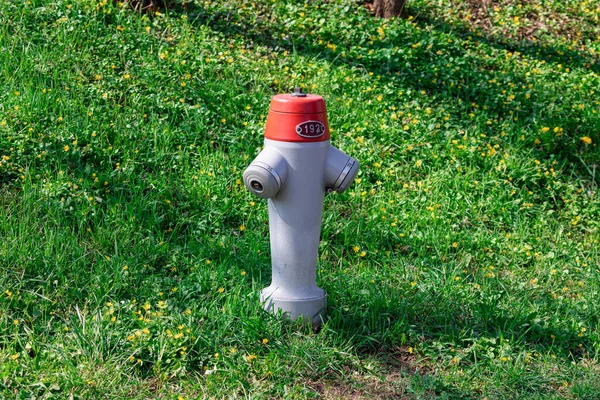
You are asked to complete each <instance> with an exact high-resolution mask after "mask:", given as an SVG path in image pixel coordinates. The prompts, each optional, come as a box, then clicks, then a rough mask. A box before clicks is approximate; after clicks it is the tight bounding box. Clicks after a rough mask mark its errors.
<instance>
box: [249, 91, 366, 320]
mask: <svg viewBox="0 0 600 400" xmlns="http://www.w3.org/2000/svg"><path fill="white" fill-rule="evenodd" d="M264 144H265V146H264V148H263V150H262V151H261V152H260V154H259V155H258V156H257V157H256V158H255V159H254V160H253V161H252V163H250V165H249V166H248V168H247V169H246V170H245V171H244V176H243V177H244V184H245V186H246V188H248V190H249V191H250V192H251V193H253V194H254V195H256V196H258V197H261V198H265V199H268V207H269V233H270V242H271V267H272V271H273V274H272V280H271V285H270V286H269V287H267V288H265V289H263V290H262V291H261V296H260V298H261V301H262V302H263V304H264V307H265V309H267V310H269V311H271V312H279V311H281V312H282V313H284V314H285V315H287V316H288V317H289V318H291V319H296V318H299V317H302V318H304V319H305V320H308V321H311V322H312V323H313V324H315V325H318V324H320V323H321V322H322V319H323V317H324V316H325V314H326V310H327V293H325V291H324V290H323V289H321V288H319V287H318V286H317V284H316V268H317V259H318V249H319V236H320V231H321V222H322V213H323V200H324V197H325V193H328V192H330V191H332V190H335V191H337V192H340V193H341V192H343V191H344V190H346V189H347V188H348V186H350V184H351V183H352V181H353V180H354V178H355V177H356V174H357V173H358V169H359V163H358V161H357V160H355V159H354V158H352V157H350V156H348V155H347V154H346V153H344V152H343V151H341V150H339V149H337V148H335V147H333V146H331V143H330V142H329V125H328V122H327V113H326V109H325V100H324V99H323V98H322V97H321V96H317V95H313V94H308V93H302V90H301V89H300V88H296V90H295V91H294V93H292V94H280V95H276V96H274V97H273V99H272V100H271V107H270V110H269V116H268V118H267V126H266V130H265V141H264Z"/></svg>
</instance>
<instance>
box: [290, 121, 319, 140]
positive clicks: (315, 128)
mask: <svg viewBox="0 0 600 400" xmlns="http://www.w3.org/2000/svg"><path fill="white" fill-rule="evenodd" d="M296 133H297V134H298V135H300V136H302V137H305V138H309V139H314V138H318V137H319V136H323V134H324V133H325V124H323V123H322V122H321V121H312V120H310V121H304V122H302V123H301V124H298V125H296Z"/></svg>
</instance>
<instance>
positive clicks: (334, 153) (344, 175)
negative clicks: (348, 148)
mask: <svg viewBox="0 0 600 400" xmlns="http://www.w3.org/2000/svg"><path fill="white" fill-rule="evenodd" d="M358 169H359V163H358V161H357V160H356V159H354V158H352V157H350V156H349V155H348V154H346V153H344V152H343V151H341V150H339V149H337V148H335V147H333V146H331V147H330V148H329V153H328V154H327V165H326V166H325V184H326V186H327V188H329V189H331V190H335V191H336V192H338V193H342V192H343V191H344V190H346V189H348V186H350V184H351V183H352V182H353V181H354V178H356V174H357V173H358Z"/></svg>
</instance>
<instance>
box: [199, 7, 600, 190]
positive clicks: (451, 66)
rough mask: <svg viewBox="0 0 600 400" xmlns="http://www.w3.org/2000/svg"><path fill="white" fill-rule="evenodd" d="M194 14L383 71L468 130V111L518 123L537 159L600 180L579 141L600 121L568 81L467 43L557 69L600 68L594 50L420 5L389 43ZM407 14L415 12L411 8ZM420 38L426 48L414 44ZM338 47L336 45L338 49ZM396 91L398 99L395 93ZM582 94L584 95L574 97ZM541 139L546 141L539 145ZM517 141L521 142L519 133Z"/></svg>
mask: <svg viewBox="0 0 600 400" xmlns="http://www.w3.org/2000/svg"><path fill="white" fill-rule="evenodd" d="M187 12H188V13H189V15H190V16H191V17H190V20H191V21H193V23H194V24H197V25H206V26H209V27H210V28H211V29H213V30H214V31H215V32H218V33H219V34H220V35H223V36H225V37H229V38H239V39H241V40H244V41H246V42H247V44H246V46H249V47H250V46H254V45H260V46H266V47H268V48H270V49H273V50H274V51H283V50H286V51H288V52H290V53H292V52H296V53H297V54H299V55H302V56H304V57H307V58H313V59H317V60H323V61H326V62H329V63H332V64H334V65H342V66H345V67H348V68H357V69H360V70H363V71H366V72H368V73H372V74H374V75H377V76H379V77H380V80H379V82H380V84H381V85H380V86H381V87H386V86H387V85H391V86H392V87H393V86H396V87H398V88H406V87H407V86H408V87H409V88H410V89H413V90H415V91H417V92H424V93H426V94H427V95H428V96H430V97H431V98H434V99H437V100H438V101H439V103H441V104H442V105H443V106H444V108H445V110H446V112H448V113H450V114H451V115H452V117H453V119H454V120H458V121H461V122H462V123H465V127H466V128H467V129H468V128H470V127H471V126H472V123H471V121H469V120H468V118H466V117H465V115H466V114H468V113H469V112H472V113H473V114H474V115H475V118H478V119H482V120H489V121H499V124H500V125H501V124H502V123H506V124H510V125H513V124H514V125H516V129H513V131H514V132H522V133H524V134H525V136H526V141H527V142H526V143H531V148H532V149H534V150H535V152H536V153H537V154H538V158H540V159H547V158H551V157H552V158H553V159H556V160H558V161H565V162H566V165H567V166H568V168H569V169H570V170H571V171H574V172H575V173H577V174H578V175H579V176H580V177H582V176H583V177H586V179H587V180H594V181H595V182H596V183H598V178H597V177H595V176H594V175H593V174H592V173H590V169H589V166H588V165H586V164H590V165H592V166H593V164H594V157H595V155H594V154H593V153H592V151H593V150H588V149H584V147H583V146H582V144H581V143H580V141H579V138H580V137H582V136H589V137H592V138H594V139H595V140H597V132H598V130H599V129H600V126H599V123H598V119H597V118H592V117H591V116H590V115H588V114H586V111H584V110H583V109H578V108H577V107H578V106H579V105H578V104H575V100H571V99H569V98H567V97H566V96H564V91H566V90H574V89H572V88H570V87H567V86H566V85H563V86H560V84H557V82H556V81H555V80H553V79H545V80H544V81H543V82H540V81H539V80H538V81H533V80H532V79H533V78H532V75H531V73H530V71H527V70H525V69H520V70H503V69H501V68H500V66H499V65H498V63H497V62H495V61H494V60H493V59H492V58H490V59H485V58H483V57H474V56H473V54H471V53H470V51H469V50H468V48H473V47H475V46H478V45H480V44H483V45H485V46H487V47H488V48H490V52H492V50H494V51H495V50H500V51H502V50H506V51H509V52H515V51H518V52H519V53H521V54H523V55H526V56H527V57H528V58H533V59H536V60H540V61H545V62H547V63H552V64H556V68H557V69H558V65H557V64H558V63H569V65H573V64H575V65H576V66H577V68H581V69H584V70H587V71H595V72H598V71H600V65H599V64H598V60H597V59H595V58H594V57H593V56H591V55H586V54H583V53H581V52H578V51H575V50H568V49H563V48H554V47H552V46H545V45H540V44H536V43H533V42H519V43H517V42H511V41H509V40H505V39H501V38H497V37H491V36H483V35H479V34H474V33H472V32H469V30H468V29H467V28H466V27H457V26H452V25H449V24H447V23H444V22H440V21H439V20H435V19H434V17H433V16H432V15H431V13H428V10H419V14H418V15H417V17H416V18H415V19H414V21H413V23H414V24H415V25H416V28H418V29H414V27H412V28H411V25H410V23H407V22H405V21H403V20H393V21H391V22H390V23H391V24H396V25H397V27H398V29H397V30H396V31H395V33H391V35H395V36H391V37H389V40H388V41H387V42H375V43H373V44H369V43H368V41H367V42H366V43H365V36H368V35H364V34H361V33H360V32H359V30H357V31H356V32H352V31H348V30H335V31H333V30H329V31H324V32H322V33H320V36H319V39H320V40H316V39H313V38H312V37H310V36H307V35H302V36H301V37H298V38H289V32H288V31H287V30H286V29H285V24H283V23H274V21H273V18H274V17H272V16H271V15H270V14H268V10H265V13H264V14H260V13H259V14H257V16H256V19H255V20H254V21H252V23H250V22H248V21H244V20H241V19H240V18H239V17H237V16H236V15H235V14H233V13H223V14H221V13H218V12H217V13H212V14H211V13H210V12H209V11H207V10H206V9H204V8H201V7H198V6H194V7H192V8H190V9H188V10H187ZM408 12H410V13H413V11H411V10H409V11H408ZM278 27H279V28H278ZM364 29H367V28H364ZM357 32H359V33H357ZM313 37H314V36H313ZM448 39H452V40H453V41H457V40H458V41H464V45H463V46H462V47H456V46H453V47H449V46H447V40H448ZM415 43H425V45H420V46H417V47H415V46H413V45H414V44H415ZM427 44H428V45H427ZM357 45H363V46H364V47H365V48H367V47H368V48H369V49H372V50H373V54H372V55H369V56H365V55H364V54H361V58H360V59H358V58H357V55H358V54H355V53H353V52H354V50H353V49H354V48H355V47H356V46H357ZM334 46H335V48H336V49H337V50H332V47H334ZM396 47H399V48H401V49H406V50H410V51H408V52H404V53H402V56H396V55H393V54H392V53H390V51H392V50H393V49H394V48H396ZM430 48H431V50H430ZM436 49H442V50H443V51H444V53H443V55H438V54H436V52H435V50H436ZM343 51H346V52H347V55H346V56H345V57H341V56H340V53H341V52H343ZM500 55H502V56H504V54H503V53H500V54H499V55H498V56H500ZM531 69H533V68H531ZM563 71H564V70H563ZM558 72H560V71H558ZM558 72H557V73H558ZM532 82H533V84H534V85H535V87H531V89H532V90H531V91H532V94H531V96H530V98H525V96H523V98H517V99H514V98H513V99H511V98H510V89H509V88H510V87H516V88H523V87H529V85H531V84H532ZM507 89H508V90H507ZM391 96H392V98H393V96H394V95H393V94H392V95H391ZM576 97H578V96H573V98H576ZM398 101H405V100H401V99H398ZM494 125H498V123H494ZM543 126H548V127H550V128H553V127H560V128H562V129H563V130H564V132H565V134H561V135H558V136H557V135H556V134H555V133H554V132H553V131H552V129H550V131H549V132H547V133H540V132H539V130H540V129H541V128H542V127H543ZM493 129H498V130H500V129H501V128H493ZM498 133H499V132H498ZM513 134H515V135H516V133H513ZM518 136H520V135H518ZM536 138H537V139H540V141H539V142H537V141H536V143H534V139H536ZM512 140H514V141H516V140H518V137H514V138H512Z"/></svg>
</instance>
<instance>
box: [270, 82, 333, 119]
mask: <svg viewBox="0 0 600 400" xmlns="http://www.w3.org/2000/svg"><path fill="white" fill-rule="evenodd" d="M270 108H271V111H275V112H280V113H286V114H287V113H290V114H320V113H325V112H326V111H325V100H324V99H323V97H321V96H319V95H316V94H309V93H303V92H302V89H300V88H296V91H294V93H291V94H278V95H275V96H273V98H272V99H271V107H270Z"/></svg>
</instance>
